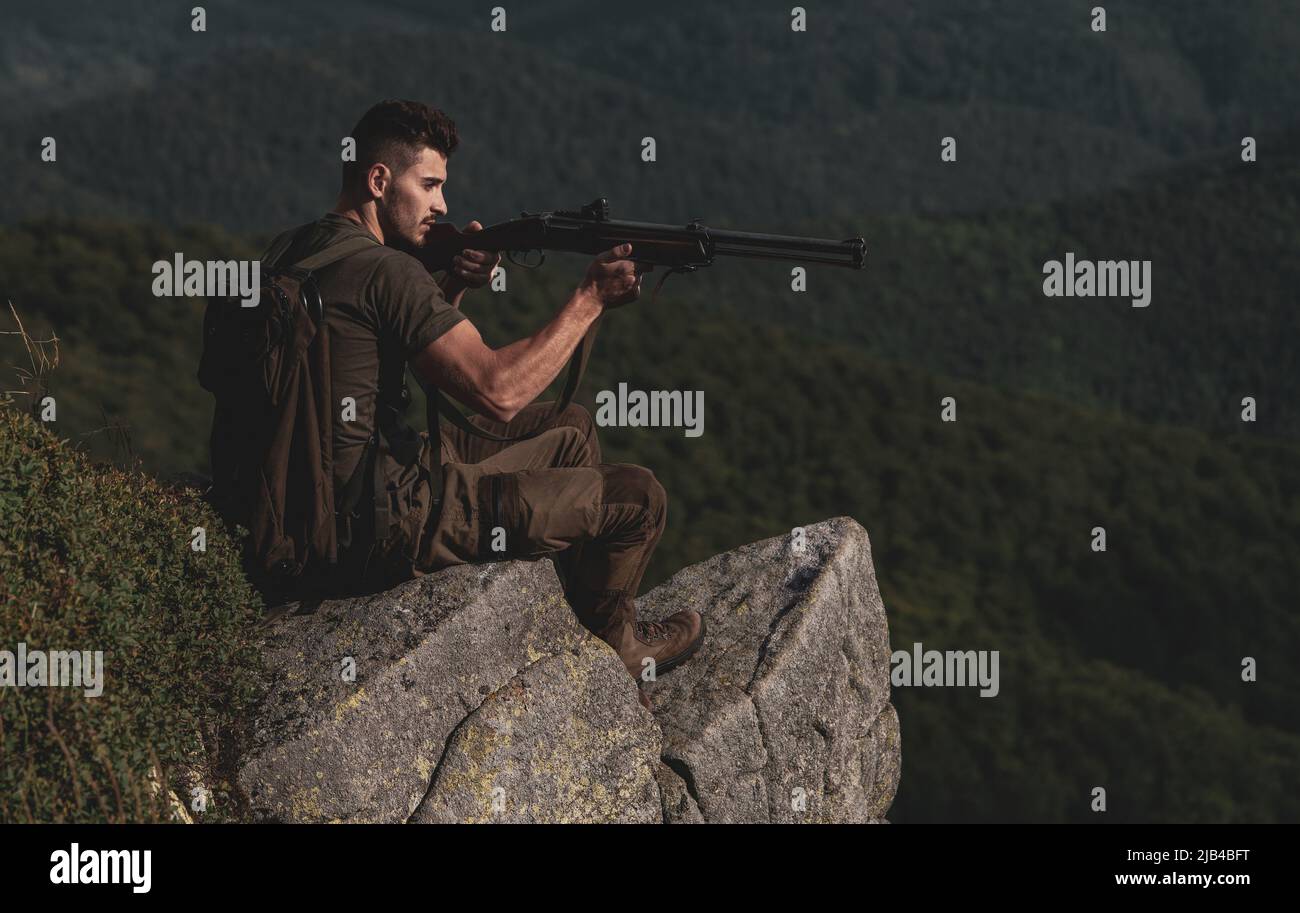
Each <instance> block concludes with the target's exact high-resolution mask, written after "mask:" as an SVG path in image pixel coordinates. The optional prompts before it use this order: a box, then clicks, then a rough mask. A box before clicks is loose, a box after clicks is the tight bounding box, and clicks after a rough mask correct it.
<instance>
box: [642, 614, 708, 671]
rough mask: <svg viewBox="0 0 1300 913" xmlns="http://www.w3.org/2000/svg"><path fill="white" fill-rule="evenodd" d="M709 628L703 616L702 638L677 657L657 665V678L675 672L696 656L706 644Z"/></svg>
mask: <svg viewBox="0 0 1300 913" xmlns="http://www.w3.org/2000/svg"><path fill="white" fill-rule="evenodd" d="M708 627H709V625H708V622H706V621H705V620H704V616H703V615H701V616H700V636H699V637H697V638H695V640H694V642H692V643H691V645H690V646H689V647H687V648H686V649H685V650H683V651H682V652H681V653H678V654H677V655H676V656H670V657H669V658H668V659H666V660H664V661H663V662H661V663H655V677H656V678H658V677H659V676H660V675H664V674H666V673H668V672H671V671H673V670H674V669H676V668H677V667H678V666H680V665H681V664H682V663H684V662H686V661H687V660H688V659H690V658H691V657H692V656H694V655H695V654H696V652H697V651H698V650H699V649H700V644H702V643H704V635H705V632H707V631H708Z"/></svg>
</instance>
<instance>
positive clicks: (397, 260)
mask: <svg viewBox="0 0 1300 913" xmlns="http://www.w3.org/2000/svg"><path fill="white" fill-rule="evenodd" d="M370 289H371V294H372V295H373V303H374V306H375V312H376V314H377V315H378V319H379V331H380V333H382V334H384V335H387V336H389V337H390V338H392V339H394V340H395V341H396V342H397V344H398V345H399V347H400V348H401V350H402V354H403V355H404V356H405V357H406V358H411V357H413V356H414V355H415V354H416V353H418V352H420V351H422V350H423V349H424V348H425V347H426V346H427V345H428V344H429V343H431V342H433V341H434V340H435V339H437V338H438V337H439V336H441V335H442V334H443V333H445V332H447V331H448V330H450V329H451V328H452V327H454V326H455V325H456V324H458V323H460V322H461V321H462V320H464V319H465V315H464V314H463V313H461V311H460V310H459V309H457V308H454V307H452V306H451V304H450V303H449V302H448V301H447V298H446V296H444V295H443V293H442V289H441V288H440V287H439V286H438V283H437V282H435V281H434V279H433V277H432V276H430V275H429V272H428V270H426V269H425V268H424V265H423V264H421V263H420V261H419V260H416V259H415V258H414V257H412V256H410V255H408V254H404V253H401V252H399V251H393V252H392V253H391V254H388V255H387V256H385V257H383V259H382V260H381V261H380V263H379V265H378V266H377V267H376V269H375V274H374V280H373V281H372V282H371V283H370Z"/></svg>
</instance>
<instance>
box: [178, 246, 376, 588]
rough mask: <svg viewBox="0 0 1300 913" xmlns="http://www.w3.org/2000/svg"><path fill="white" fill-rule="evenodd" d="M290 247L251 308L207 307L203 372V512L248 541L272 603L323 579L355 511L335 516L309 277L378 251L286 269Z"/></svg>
mask: <svg viewBox="0 0 1300 913" xmlns="http://www.w3.org/2000/svg"><path fill="white" fill-rule="evenodd" d="M295 236H296V233H294V234H293V235H291V236H281V238H280V239H277V241H276V243H274V244H273V245H272V247H271V250H269V251H268V252H267V254H266V255H265V256H264V258H263V269H262V272H261V286H260V293H259V300H258V304H257V306H255V307H243V306H242V305H241V302H240V301H238V300H237V299H228V298H214V299H211V300H210V301H209V302H208V306H207V309H206V311H205V313H204V317H203V354H202V357H201V359H200V362H199V372H198V379H199V383H200V384H201V385H202V386H203V388H204V389H205V390H207V391H208V392H210V393H212V394H213V396H214V397H215V398H216V406H215V411H214V413H213V421H212V435H211V441H210V444H211V448H212V450H211V452H212V488H211V491H210V494H209V500H210V501H211V502H212V504H213V506H214V508H215V509H216V510H217V512H218V513H219V514H220V515H221V516H222V518H223V519H225V520H226V522H227V523H229V524H230V525H231V526H232V527H233V526H235V525H238V526H243V527H244V528H245V529H246V530H248V531H249V532H250V533H251V536H250V538H249V540H248V542H247V543H246V545H245V549H246V551H245V556H244V558H245V565H246V569H247V570H248V573H249V577H250V579H251V580H252V582H253V583H254V584H255V585H256V586H258V587H259V588H261V589H263V590H264V591H268V590H269V591H272V592H275V593H277V594H280V593H284V592H287V591H288V590H289V589H291V588H292V587H293V585H294V584H295V582H296V581H298V580H299V579H300V578H303V577H304V575H305V574H306V573H307V572H309V571H310V572H316V571H320V572H321V574H322V576H324V577H328V576H329V573H328V572H329V571H330V570H331V569H332V568H333V567H334V566H335V565H336V564H337V563H338V560H339V546H340V543H339V530H338V518H339V514H340V513H342V512H351V511H352V510H353V509H354V508H355V506H356V505H355V503H353V504H337V505H336V504H335V492H334V484H333V464H334V452H333V416H332V413H331V411H330V407H329V404H330V403H332V402H333V396H332V394H331V389H330V366H329V339H328V327H327V325H326V324H325V322H324V312H323V307H322V304H321V298H320V292H319V290H318V288H317V287H316V281H315V277H314V275H313V271H315V270H318V269H321V268H323V267H325V266H328V265H330V264H332V263H337V262H338V261H340V260H342V259H343V258H345V257H349V256H351V255H352V254H355V253H359V252H360V251H362V250H365V249H367V248H369V247H373V246H377V245H378V243H379V242H378V241H374V240H372V239H369V238H349V239H347V240H344V241H340V242H337V243H335V244H333V245H331V246H330V247H327V248H325V249H324V250H322V251H319V252H317V253H315V254H313V255H311V256H309V257H307V258H305V259H303V260H301V261H299V262H298V263H295V264H293V265H291V266H287V267H281V266H280V265H279V264H278V263H277V262H276V261H277V260H278V259H279V258H280V257H281V256H282V255H283V254H284V252H285V251H286V250H287V249H288V247H289V246H290V245H291V243H292V241H293V237H295ZM371 443H372V444H373V443H374V439H373V437H372V439H371ZM375 449H376V448H375V447H374V446H368V447H367V452H366V453H364V454H363V455H362V459H361V461H360V464H359V465H358V467H357V472H356V474H355V476H356V477H357V478H354V480H353V482H356V481H358V480H359V479H360V477H361V476H362V475H363V474H364V473H365V472H366V471H367V470H372V469H373V461H374V454H373V452H372V451H374V450H375ZM360 488H361V485H359V484H352V483H349V485H348V486H347V495H345V498H352V499H355V500H359V497H357V496H358V495H359V494H360ZM313 576H316V575H315V574H314V573H313Z"/></svg>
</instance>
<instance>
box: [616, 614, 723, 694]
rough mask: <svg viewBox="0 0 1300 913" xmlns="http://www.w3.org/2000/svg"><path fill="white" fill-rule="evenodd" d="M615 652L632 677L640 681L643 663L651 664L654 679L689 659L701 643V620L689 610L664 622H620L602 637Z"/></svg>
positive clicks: (700, 616) (702, 629)
mask: <svg viewBox="0 0 1300 913" xmlns="http://www.w3.org/2000/svg"><path fill="white" fill-rule="evenodd" d="M601 639H602V640H604V641H605V643H607V644H609V645H610V646H611V647H613V648H614V651H615V652H616V653H618V656H619V659H621V660H623V665H624V666H626V667H627V671H628V672H629V673H630V674H631V676H632V677H633V678H634V679H636V680H637V682H640V681H641V674H642V671H643V670H644V669H645V668H646V665H645V664H644V662H643V661H644V660H645V659H646V658H647V657H648V658H650V659H653V660H654V670H655V677H656V678H658V677H659V676H660V675H663V674H664V673H665V672H668V671H669V670H671V669H674V668H676V667H677V666H679V665H681V664H682V663H684V662H686V660H688V659H690V658H691V657H692V656H693V655H694V654H695V651H696V650H698V649H699V648H700V644H701V643H703V642H704V616H702V615H701V614H700V613H699V612H696V611H694V610H691V609H688V610H686V611H682V612H675V613H674V614H672V615H669V616H668V617H667V618H665V619H664V620H663V621H623V622H619V623H618V624H616V625H611V626H610V627H609V628H607V629H606V630H605V632H604V633H603V634H602V635H601Z"/></svg>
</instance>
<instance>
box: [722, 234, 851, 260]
mask: <svg viewBox="0 0 1300 913" xmlns="http://www.w3.org/2000/svg"><path fill="white" fill-rule="evenodd" d="M709 237H710V238H711V239H712V241H713V250H714V253H715V254H719V255H722V256H726V257H749V258H752V259H760V260H800V261H803V262H806V263H829V264H832V265H834V266H847V267H850V268H852V269H862V268H863V266H864V265H865V264H866V260H867V244H866V242H865V241H863V240H862V239H861V238H847V239H845V240H843V241H835V240H831V239H829V238H799V237H795V236H792V235H765V234H759V233H756V232H749V231H710V232H709Z"/></svg>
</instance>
